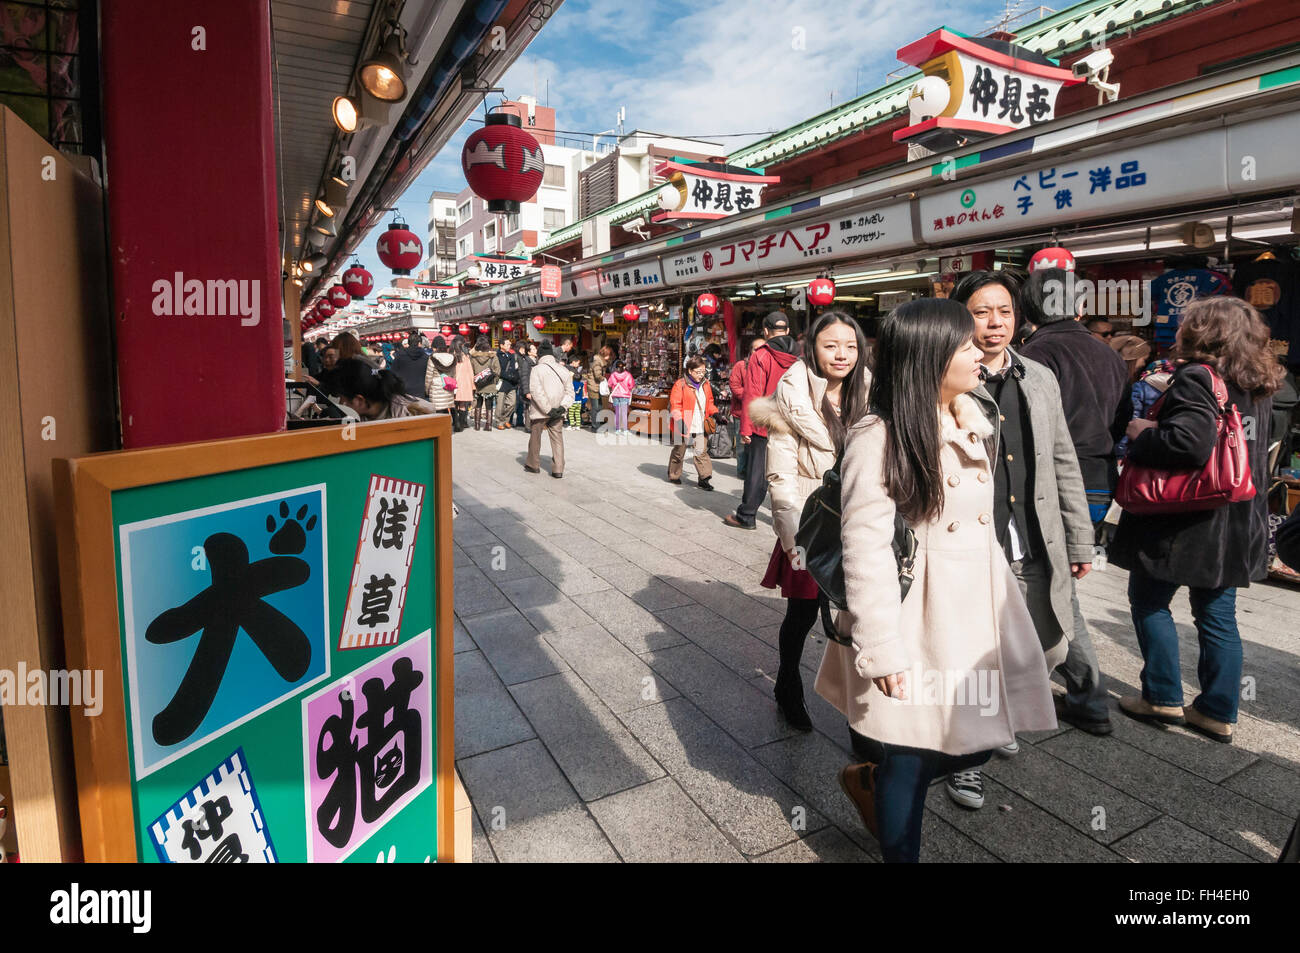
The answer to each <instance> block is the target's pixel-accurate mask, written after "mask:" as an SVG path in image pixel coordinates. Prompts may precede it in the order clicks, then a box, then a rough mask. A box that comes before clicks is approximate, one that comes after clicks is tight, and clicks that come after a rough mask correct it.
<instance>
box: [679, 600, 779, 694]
mask: <svg viewBox="0 0 1300 953" xmlns="http://www.w3.org/2000/svg"><path fill="white" fill-rule="evenodd" d="M655 618H657V619H659V620H661V621H662V622H666V623H667V624H668V625H670V626H672V627H673V628H674V629H676V630H677V631H678V632H680V633H681V634H682V635H684V636H686V638H688V639H690V640H691V641H692V642H694V643H695V644H696V645H698V646H699V647H700V648H702V649H704V651H706V652H708V653H709V654H710V655H712V656H713V657H714V658H716V659H717V660H718V661H720V662H721V663H722V664H723V665H725V666H727V667H728V668H729V669H731V670H732V671H733V672H735V673H736V674H738V675H740V676H741V677H742V678H753V677H754V676H755V675H762V674H765V673H769V672H770V673H772V674H775V673H776V670H777V667H778V664H779V661H780V657H779V656H778V654H777V652H776V651H775V650H774V649H773V648H772V647H771V646H770V645H768V644H767V643H765V642H763V641H762V640H761V639H758V638H755V637H754V636H752V635H750V634H749V633H748V632H746V631H745V630H744V629H741V628H739V627H738V626H735V625H732V624H731V623H730V622H728V621H727V620H726V619H724V618H722V617H721V616H719V615H718V614H717V613H715V612H712V611H710V610H709V609H706V608H705V607H704V606H700V605H689V606H678V607H676V608H672V609H660V610H659V611H657V612H656V613H655Z"/></svg>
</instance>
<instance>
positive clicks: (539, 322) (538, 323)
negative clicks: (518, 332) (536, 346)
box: [533, 314, 546, 331]
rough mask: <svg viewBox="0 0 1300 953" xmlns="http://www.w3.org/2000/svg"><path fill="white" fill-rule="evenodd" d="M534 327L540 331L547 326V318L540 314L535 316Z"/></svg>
mask: <svg viewBox="0 0 1300 953" xmlns="http://www.w3.org/2000/svg"><path fill="white" fill-rule="evenodd" d="M533 327H535V328H536V329H537V330H539V331H540V330H541V329H542V328H544V327H546V319H545V318H544V317H542V316H541V315H540V314H539V315H538V316H537V317H535V318H533Z"/></svg>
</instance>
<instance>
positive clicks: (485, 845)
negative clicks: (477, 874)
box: [469, 811, 497, 864]
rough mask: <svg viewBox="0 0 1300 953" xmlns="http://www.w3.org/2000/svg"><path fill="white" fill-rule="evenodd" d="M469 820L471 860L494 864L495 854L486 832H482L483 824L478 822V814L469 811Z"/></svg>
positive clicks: (495, 860) (478, 862)
mask: <svg viewBox="0 0 1300 953" xmlns="http://www.w3.org/2000/svg"><path fill="white" fill-rule="evenodd" d="M469 820H470V825H471V831H472V842H471V845H470V850H471V851H472V852H473V854H472V857H471V860H472V861H473V862H474V863H476V864H495V863H496V862H497V855H496V853H495V852H494V851H493V850H492V844H491V842H490V841H488V839H487V834H484V833H483V825H482V824H480V823H479V821H478V815H477V814H475V813H474V812H473V811H470V812H469Z"/></svg>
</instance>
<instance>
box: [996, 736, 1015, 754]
mask: <svg viewBox="0 0 1300 953" xmlns="http://www.w3.org/2000/svg"><path fill="white" fill-rule="evenodd" d="M998 754H1000V755H1001V756H1002V757H1004V758H1014V757H1015V756H1016V755H1018V754H1020V742H1019V741H1017V740H1016V739H1015V738H1012V739H1011V744H1009V745H1003V746H1002V747H1001V748H999V749H998Z"/></svg>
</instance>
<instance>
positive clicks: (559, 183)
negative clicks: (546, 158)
mask: <svg viewBox="0 0 1300 953" xmlns="http://www.w3.org/2000/svg"><path fill="white" fill-rule="evenodd" d="M542 185H550V186H553V187H555V188H557V189H562V188H564V166H562V165H548V166H547V167H546V170H545V171H544V172H543V173H542Z"/></svg>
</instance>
